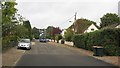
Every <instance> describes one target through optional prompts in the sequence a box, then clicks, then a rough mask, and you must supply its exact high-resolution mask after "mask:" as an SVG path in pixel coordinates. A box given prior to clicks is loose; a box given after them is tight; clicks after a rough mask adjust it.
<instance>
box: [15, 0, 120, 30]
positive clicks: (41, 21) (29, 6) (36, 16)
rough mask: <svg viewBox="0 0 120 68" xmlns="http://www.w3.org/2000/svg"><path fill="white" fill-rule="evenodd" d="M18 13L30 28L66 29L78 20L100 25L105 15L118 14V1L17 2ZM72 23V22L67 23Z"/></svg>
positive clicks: (56, 0)
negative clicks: (75, 17) (81, 19)
mask: <svg viewBox="0 0 120 68" xmlns="http://www.w3.org/2000/svg"><path fill="white" fill-rule="evenodd" d="M16 2H17V3H18V5H17V6H16V7H17V9H18V13H19V14H21V15H22V16H23V17H25V18H26V19H28V20H29V21H30V23H31V25H32V27H37V28H47V26H55V27H60V28H62V29H63V28H68V27H69V26H70V25H71V24H72V23H73V21H74V14H75V12H77V19H78V18H87V19H89V20H92V21H95V22H97V23H100V18H101V17H102V16H103V15H104V14H106V13H116V14H118V2H119V0H21V1H20V0H17V1H16ZM69 21H72V22H69Z"/></svg>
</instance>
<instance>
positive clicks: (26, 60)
mask: <svg viewBox="0 0 120 68" xmlns="http://www.w3.org/2000/svg"><path fill="white" fill-rule="evenodd" d="M16 66H112V65H111V64H108V63H105V62H103V61H100V60H97V59H95V58H93V57H90V56H87V55H84V54H80V53H79V52H78V51H77V50H73V49H72V50H71V49H69V48H66V47H63V46H58V45H51V44H49V43H40V42H38V41H36V42H35V45H32V49H31V50H27V51H26V52H25V54H24V55H23V56H22V57H21V58H20V59H19V61H18V62H17V64H16Z"/></svg>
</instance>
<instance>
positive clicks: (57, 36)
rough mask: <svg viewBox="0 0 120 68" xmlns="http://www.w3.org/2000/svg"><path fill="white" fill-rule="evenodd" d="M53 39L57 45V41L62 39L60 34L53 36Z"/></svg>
mask: <svg viewBox="0 0 120 68" xmlns="http://www.w3.org/2000/svg"><path fill="white" fill-rule="evenodd" d="M55 39H56V40H57V43H59V40H60V39H62V35H61V34H57V35H56V36H55Z"/></svg>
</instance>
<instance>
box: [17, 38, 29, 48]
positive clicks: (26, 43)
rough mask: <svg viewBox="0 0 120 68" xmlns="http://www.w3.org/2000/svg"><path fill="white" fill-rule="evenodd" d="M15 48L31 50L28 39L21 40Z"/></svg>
mask: <svg viewBox="0 0 120 68" xmlns="http://www.w3.org/2000/svg"><path fill="white" fill-rule="evenodd" d="M17 48H18V49H19V48H26V49H29V50H30V49H31V42H30V39H21V40H20V41H19V43H18V46H17Z"/></svg>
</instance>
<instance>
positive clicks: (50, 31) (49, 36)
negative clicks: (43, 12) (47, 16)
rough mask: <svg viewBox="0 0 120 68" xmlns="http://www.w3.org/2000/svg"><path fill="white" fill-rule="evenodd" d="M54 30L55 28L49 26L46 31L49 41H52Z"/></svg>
mask: <svg viewBox="0 0 120 68" xmlns="http://www.w3.org/2000/svg"><path fill="white" fill-rule="evenodd" d="M53 28H54V27H53V26H48V27H47V29H46V37H47V38H49V39H52V33H53Z"/></svg>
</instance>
